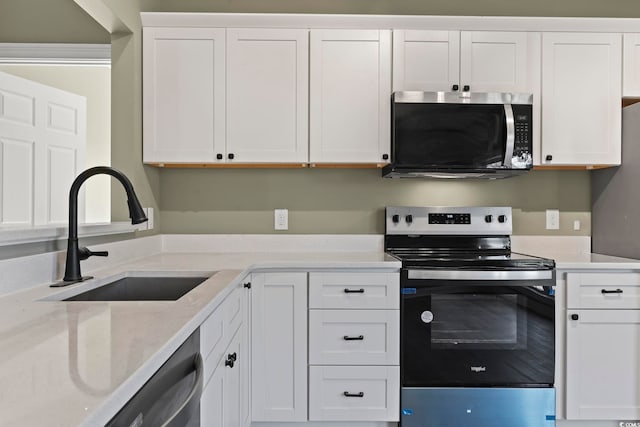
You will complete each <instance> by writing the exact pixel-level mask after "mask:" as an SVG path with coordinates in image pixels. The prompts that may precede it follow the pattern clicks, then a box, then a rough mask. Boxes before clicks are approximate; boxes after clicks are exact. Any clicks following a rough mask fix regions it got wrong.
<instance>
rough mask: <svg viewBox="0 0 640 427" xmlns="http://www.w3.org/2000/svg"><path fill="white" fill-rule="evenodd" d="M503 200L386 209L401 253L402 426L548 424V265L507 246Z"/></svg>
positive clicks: (388, 242) (389, 240)
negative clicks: (488, 203)
mask: <svg viewBox="0 0 640 427" xmlns="http://www.w3.org/2000/svg"><path fill="white" fill-rule="evenodd" d="M511 218H512V216H511V208H508V207H472V208H469V207H387V209H386V233H385V249H386V251H387V252H388V253H390V254H392V255H393V256H395V257H397V258H398V259H400V260H401V261H402V271H401V279H400V287H401V314H400V316H401V334H400V336H401V344H400V345H401V349H400V357H401V366H400V369H401V384H402V390H401V425H402V427H459V426H463V425H473V426H478V427H543V426H544V427H549V426H553V425H555V391H554V388H553V384H554V359H555V351H554V349H555V344H554V343H555V333H554V321H555V315H554V310H555V301H554V292H553V290H554V286H555V263H554V261H553V260H549V259H544V258H539V257H534V256H529V255H523V254H518V253H514V252H511V232H512V220H511Z"/></svg>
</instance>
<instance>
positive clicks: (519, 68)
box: [460, 31, 540, 93]
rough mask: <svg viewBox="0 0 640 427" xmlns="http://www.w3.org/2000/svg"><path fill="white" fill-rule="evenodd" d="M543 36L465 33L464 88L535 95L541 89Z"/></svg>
mask: <svg viewBox="0 0 640 427" xmlns="http://www.w3.org/2000/svg"><path fill="white" fill-rule="evenodd" d="M539 55H540V34H539V33H526V32H509V31H463V32H462V34H461V36H460V89H462V88H463V86H465V85H466V86H469V88H470V89H471V91H472V92H516V93H517V92H525V93H534V91H536V92H537V91H538V88H539V86H540V83H539V81H540V57H539Z"/></svg>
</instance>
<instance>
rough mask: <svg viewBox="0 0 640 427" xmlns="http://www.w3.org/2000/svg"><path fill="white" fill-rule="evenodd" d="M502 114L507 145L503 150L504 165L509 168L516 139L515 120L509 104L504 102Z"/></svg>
mask: <svg viewBox="0 0 640 427" xmlns="http://www.w3.org/2000/svg"><path fill="white" fill-rule="evenodd" d="M504 116H505V119H506V125H507V147H506V149H505V150H504V167H505V168H507V169H510V168H511V159H513V145H514V143H515V140H516V131H515V120H514V118H513V108H511V104H504Z"/></svg>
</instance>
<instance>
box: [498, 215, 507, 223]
mask: <svg viewBox="0 0 640 427" xmlns="http://www.w3.org/2000/svg"><path fill="white" fill-rule="evenodd" d="M498 222H507V216H506V215H500V216H499V217H498Z"/></svg>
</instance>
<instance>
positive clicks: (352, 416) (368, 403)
mask: <svg viewBox="0 0 640 427" xmlns="http://www.w3.org/2000/svg"><path fill="white" fill-rule="evenodd" d="M399 413H400V368H399V367H398V366H310V367H309V420H311V421H398V420H399Z"/></svg>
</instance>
